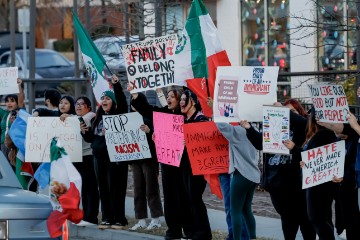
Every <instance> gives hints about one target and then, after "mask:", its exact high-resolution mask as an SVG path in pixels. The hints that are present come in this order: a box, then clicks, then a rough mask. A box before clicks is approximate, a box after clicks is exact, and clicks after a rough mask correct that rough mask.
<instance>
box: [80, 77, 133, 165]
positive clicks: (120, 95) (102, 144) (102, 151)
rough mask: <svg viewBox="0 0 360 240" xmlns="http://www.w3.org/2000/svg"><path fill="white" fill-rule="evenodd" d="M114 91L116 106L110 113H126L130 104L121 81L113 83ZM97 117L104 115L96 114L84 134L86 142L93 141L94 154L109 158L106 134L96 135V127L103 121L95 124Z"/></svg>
mask: <svg viewBox="0 0 360 240" xmlns="http://www.w3.org/2000/svg"><path fill="white" fill-rule="evenodd" d="M113 88H114V92H115V98H116V102H117V105H116V108H115V110H113V111H112V112H109V113H108V114H109V115H117V114H124V113H127V112H128V105H127V102H126V97H125V94H124V92H123V89H122V87H121V84H120V83H116V84H114V85H113ZM97 117H102V116H96V117H94V118H93V119H92V124H91V128H90V129H89V130H88V131H86V132H85V134H82V136H83V138H84V140H85V141H86V142H90V143H91V148H92V150H93V154H94V155H95V156H97V157H99V158H103V157H107V158H109V155H108V152H107V146H106V141H105V136H99V135H95V134H94V131H95V128H98V127H99V126H98V125H99V124H100V123H101V122H102V121H100V122H99V123H98V124H95V119H96V118H97Z"/></svg>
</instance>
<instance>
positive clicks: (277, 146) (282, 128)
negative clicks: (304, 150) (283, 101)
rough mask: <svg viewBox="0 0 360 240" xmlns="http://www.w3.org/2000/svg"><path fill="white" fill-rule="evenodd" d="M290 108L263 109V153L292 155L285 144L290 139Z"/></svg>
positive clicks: (268, 107)
mask: <svg viewBox="0 0 360 240" xmlns="http://www.w3.org/2000/svg"><path fill="white" fill-rule="evenodd" d="M289 118H290V108H287V107H274V106H264V107H263V152H264V153H277V154H290V151H289V149H288V148H287V147H285V145H284V144H283V141H284V140H287V139H289V137H290V122H289Z"/></svg>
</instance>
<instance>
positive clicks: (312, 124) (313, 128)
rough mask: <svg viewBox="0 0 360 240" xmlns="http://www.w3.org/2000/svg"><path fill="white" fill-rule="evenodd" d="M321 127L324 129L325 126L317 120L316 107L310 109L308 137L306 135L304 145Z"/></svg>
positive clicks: (307, 128)
mask: <svg viewBox="0 0 360 240" xmlns="http://www.w3.org/2000/svg"><path fill="white" fill-rule="evenodd" d="M320 129H324V127H323V126H320V125H319V124H318V123H317V122H316V112H315V108H314V107H313V108H311V109H310V114H309V115H308V121H307V126H306V137H305V142H304V144H303V146H304V145H305V144H306V143H307V142H308V141H309V140H310V139H311V138H312V137H313V136H314V135H315V134H316V133H317V132H318V131H319V130H320Z"/></svg>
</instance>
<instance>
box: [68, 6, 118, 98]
mask: <svg viewBox="0 0 360 240" xmlns="http://www.w3.org/2000/svg"><path fill="white" fill-rule="evenodd" d="M73 17H74V27H75V31H76V35H77V37H78V41H79V46H80V50H81V54H82V58H83V61H84V65H85V67H86V71H87V73H88V76H89V79H90V83H91V86H92V89H93V92H94V95H95V98H96V101H97V102H98V103H100V102H101V94H102V93H103V92H105V91H106V90H108V89H110V88H111V84H110V83H109V81H108V80H106V78H105V74H104V67H106V61H105V59H104V57H103V56H102V55H101V53H100V51H99V49H97V47H96V46H95V44H94V42H93V41H92V40H91V38H90V36H89V34H88V33H87V32H86V30H85V29H84V27H83V26H82V24H81V22H80V21H79V18H78V17H77V15H76V13H75V12H73Z"/></svg>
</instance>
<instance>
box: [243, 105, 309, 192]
mask: <svg viewBox="0 0 360 240" xmlns="http://www.w3.org/2000/svg"><path fill="white" fill-rule="evenodd" d="M306 124H307V120H306V118H304V117H302V116H300V115H298V114H296V113H293V112H291V111H290V131H291V132H292V135H293V138H292V141H293V142H294V143H295V144H296V145H297V146H301V145H302V144H303V143H304V141H305V129H306ZM246 135H247V137H248V139H249V141H250V142H251V143H252V144H253V146H254V147H255V148H256V149H257V150H262V148H263V146H262V142H263V141H262V132H259V131H257V130H256V129H255V128H253V127H250V129H247V130H246ZM275 157H280V159H279V160H280V161H279V163H278V164H272V163H271V164H270V162H272V160H273V158H275ZM300 161H301V155H299V154H292V155H291V156H288V155H280V156H279V155H275V154H269V153H264V154H263V169H262V179H261V186H262V187H263V188H264V189H265V190H266V191H272V190H284V189H287V188H293V187H297V188H301V169H300V166H299V162H300Z"/></svg>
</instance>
